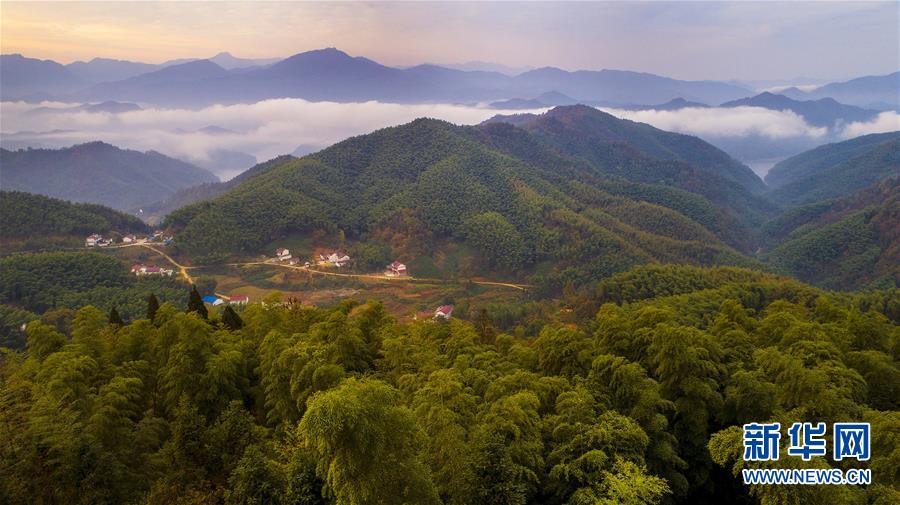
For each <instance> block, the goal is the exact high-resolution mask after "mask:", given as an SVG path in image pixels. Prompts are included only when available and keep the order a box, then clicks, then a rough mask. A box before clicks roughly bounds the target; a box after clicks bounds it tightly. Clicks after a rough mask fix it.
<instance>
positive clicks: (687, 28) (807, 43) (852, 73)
mask: <svg viewBox="0 0 900 505" xmlns="http://www.w3.org/2000/svg"><path fill="white" fill-rule="evenodd" d="M323 47H337V48H338V49H341V50H343V51H345V52H348V53H350V54H352V55H354V56H366V57H369V58H371V59H374V60H376V61H378V62H380V63H383V64H386V65H394V66H407V65H415V64H419V63H423V62H430V63H448V64H449V63H463V62H467V61H489V62H493V63H500V64H504V65H508V66H515V67H522V66H527V67H541V66H556V67H560V68H564V69H567V70H575V69H601V68H615V69H624V70H636V71H643V72H652V73H657V74H662V75H667V76H671V77H675V78H680V79H719V80H726V79H739V80H755V81H759V80H786V79H793V78H797V77H804V78H815V79H826V80H831V79H846V78H851V77H856V76H860V75H868V74H886V73H891V72H895V71H897V70H898V68H900V2H897V1H890V2H874V3H872V2H790V3H782V2H742V1H734V2H654V3H645V2H597V3H586V2H576V3H558V2H557V3H542V2H528V3H516V2H475V3H469V2H449V3H438V2H427V3H426V2H421V3H420V2H397V3H356V2H333V3H299V2H288V3H284V2H279V3H267V2H235V3H232V2H190V3H187V2H162V3H160V2H100V3H82V2H64V3H43V2H7V1H2V2H0V50H2V52H3V53H5V54H6V53H22V54H24V55H26V56H29V57H36V58H43V59H53V60H56V61H59V62H61V63H69V62H71V61H76V60H89V59H91V58H94V57H106V58H118V59H129V60H136V61H145V62H149V63H160V62H163V61H166V60H169V59H175V58H188V57H210V56H212V55H214V54H216V53H218V52H220V51H229V52H231V53H232V54H233V55H235V56H238V57H245V58H265V57H284V56H289V55H292V54H296V53H298V52H303V51H307V50H312V49H319V48H323Z"/></svg>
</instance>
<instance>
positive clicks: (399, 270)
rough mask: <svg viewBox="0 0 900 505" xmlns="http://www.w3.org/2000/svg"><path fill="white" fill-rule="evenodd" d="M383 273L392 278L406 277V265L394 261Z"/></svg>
mask: <svg viewBox="0 0 900 505" xmlns="http://www.w3.org/2000/svg"><path fill="white" fill-rule="evenodd" d="M385 273H387V274H388V275H392V276H394V277H402V276H404V275H406V265H404V264H403V263H400V262H399V261H395V262H393V263H391V264H390V265H388V269H387V272H385Z"/></svg>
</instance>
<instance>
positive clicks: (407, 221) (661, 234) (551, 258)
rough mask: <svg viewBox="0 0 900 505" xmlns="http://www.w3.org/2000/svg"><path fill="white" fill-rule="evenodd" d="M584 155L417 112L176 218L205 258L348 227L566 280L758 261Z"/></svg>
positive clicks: (170, 221) (180, 235)
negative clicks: (607, 174) (529, 146)
mask: <svg viewBox="0 0 900 505" xmlns="http://www.w3.org/2000/svg"><path fill="white" fill-rule="evenodd" d="M523 133H524V132H523ZM526 135H527V134H526ZM533 142H534V150H542V149H546V146H545V145H544V144H542V143H540V142H538V141H536V140H534V139H533ZM579 163H580V162H578V161H574V162H573V163H571V164H570V165H569V167H568V169H570V170H571V171H566V172H563V171H562V170H556V169H552V170H549V169H545V168H543V167H541V166H539V165H535V164H532V163H529V162H527V161H525V160H523V159H521V158H517V157H515V156H512V155H510V154H506V153H503V152H501V151H499V150H497V149H496V148H494V147H493V146H492V145H491V144H490V143H489V142H487V141H486V139H485V132H484V131H483V130H482V129H481V128H479V127H459V126H454V125H451V124H449V123H445V122H442V121H436V120H429V119H419V120H416V121H413V122H412V123H409V124H406V125H402V126H398V127H394V128H386V129H383V130H379V131H376V132H374V133H371V134H368V135H362V136H359V137H354V138H351V139H348V140H345V141H343V142H340V143H338V144H335V145H334V146H332V147H329V148H327V149H325V150H323V151H320V152H318V153H316V154H313V155H309V156H306V157H304V158H301V159H296V160H289V161H287V162H285V163H283V164H281V165H280V166H276V167H273V168H270V169H269V170H268V171H266V172H264V173H261V174H259V175H257V176H255V177H252V178H250V179H248V180H246V181H245V182H243V183H241V184H239V185H237V186H236V187H234V188H233V189H231V190H230V191H228V192H227V193H225V194H223V195H221V196H219V197H218V198H215V199H213V200H211V201H204V202H199V203H196V204H194V205H190V206H188V207H185V208H182V209H179V210H178V211H176V212H173V213H172V214H170V215H169V217H168V218H167V220H166V224H167V226H170V227H172V228H174V229H175V230H176V231H177V241H176V243H177V244H178V248H179V249H180V250H182V251H184V252H187V253H188V254H190V255H191V256H192V257H194V258H197V257H202V256H205V257H213V256H215V255H221V254H222V253H226V254H227V253H254V254H255V253H257V252H258V251H259V249H260V247H262V246H263V245H265V244H268V243H269V242H271V241H273V240H277V239H278V238H280V237H284V236H287V235H291V234H296V233H301V234H313V232H316V231H317V230H321V231H322V232H325V234H326V235H330V236H334V235H337V234H339V233H338V232H339V231H340V232H341V233H340V234H341V235H343V236H346V237H347V238H348V239H349V240H351V241H356V240H362V241H367V242H372V241H378V240H381V239H380V238H379V237H382V238H383V237H389V238H387V239H385V240H387V242H388V245H390V246H392V247H394V251H395V253H397V252H402V247H401V246H400V245H398V244H400V243H403V244H409V243H413V244H415V245H416V247H422V248H425V249H428V250H431V251H432V252H435V251H436V250H438V249H441V248H443V247H444V245H443V244H446V243H448V242H447V241H449V242H454V243H462V244H465V245H466V246H467V247H468V248H469V249H470V250H472V251H475V255H474V257H473V258H472V261H473V262H474V267H475V268H476V269H479V270H481V269H483V271H490V272H494V273H500V274H502V273H503V272H511V271H520V270H525V271H532V268H533V267H534V266H536V265H538V264H545V265H546V267H545V268H542V270H543V271H548V270H549V273H547V274H546V275H545V277H544V279H545V281H546V282H547V283H549V284H550V285H553V286H557V287H559V286H561V284H563V283H565V282H567V281H571V282H574V283H576V284H580V283H584V282H589V281H590V280H591V279H595V278H598V277H603V276H606V275H609V274H611V273H613V272H616V271H620V270H623V269H626V268H628V267H629V266H631V265H634V264H638V263H647V262H654V261H660V262H687V263H695V264H717V263H730V264H743V263H747V261H748V260H746V259H745V258H743V257H742V256H740V255H739V254H737V253H736V252H734V251H733V250H732V249H731V248H729V247H727V246H725V245H724V244H723V243H722V242H721V240H720V239H718V238H717V237H716V236H715V235H714V234H713V233H712V231H711V230H710V229H708V228H706V227H704V226H702V225H700V224H699V223H697V222H696V221H694V220H693V219H691V218H689V217H687V216H685V215H684V214H681V213H678V212H676V211H675V210H673V209H671V208H667V207H664V206H661V205H657V204H653V203H650V202H647V201H644V202H640V201H637V200H634V199H630V198H627V197H624V196H617V195H614V194H612V193H610V192H608V191H604V190H603V189H601V188H600V187H598V186H596V185H594V184H592V183H591V181H594V180H597V177H596V175H595V174H594V173H592V171H588V170H584V169H583V168H580V167H579ZM398 237H404V238H402V239H400V238H398Z"/></svg>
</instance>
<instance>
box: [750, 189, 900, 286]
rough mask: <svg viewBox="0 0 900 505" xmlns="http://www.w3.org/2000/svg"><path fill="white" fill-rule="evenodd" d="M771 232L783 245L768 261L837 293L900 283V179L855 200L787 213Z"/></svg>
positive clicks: (775, 223)
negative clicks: (844, 290) (869, 286)
mask: <svg viewBox="0 0 900 505" xmlns="http://www.w3.org/2000/svg"><path fill="white" fill-rule="evenodd" d="M767 232H768V233H769V236H770V237H772V239H773V240H778V241H779V242H780V243H779V245H778V246H777V247H775V248H774V249H772V250H771V251H769V252H767V253H766V254H765V256H764V259H765V260H766V261H767V262H769V263H771V264H772V265H773V266H774V267H775V268H777V269H779V270H782V271H784V272H787V273H790V274H792V275H794V276H796V277H798V278H800V279H803V280H805V281H807V282H813V283H816V284H817V285H821V286H825V287H829V288H833V289H853V288H860V287H863V286H866V285H869V284H871V285H876V286H897V285H898V284H900V178H893V179H887V180H885V181H883V182H881V183H878V184H877V185H875V186H873V187H872V188H868V189H866V190H863V191H861V192H859V193H857V194H855V195H852V196H850V197H846V198H842V199H838V200H829V201H823V202H817V203H813V204H809V205H805V206H802V207H797V208H795V209H791V210H790V211H788V212H786V213H785V214H784V215H783V216H781V217H780V218H779V219H778V220H776V221H773V222H772V223H769V225H768V228H767Z"/></svg>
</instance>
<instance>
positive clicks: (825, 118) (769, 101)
mask: <svg viewBox="0 0 900 505" xmlns="http://www.w3.org/2000/svg"><path fill="white" fill-rule="evenodd" d="M742 106H748V107H762V108H764V109H771V110H789V111H791V112H794V113H795V114H797V115H798V116H801V117H802V118H803V119H805V120H806V122H807V123H809V124H811V125H814V126H824V127H827V128H832V127H834V126H835V125H836V124H840V123H852V122H855V121H859V122H864V121H871V120H873V119H875V118H876V117H877V116H878V111H876V110H869V109H863V108H860V107H854V106H853V105H844V104H842V103H839V102H837V101H835V100H834V99H833V98H821V99H819V100H808V101H800V100H793V99H791V98H788V97H786V96H784V95H776V94H774V93H769V92H766V93H761V94H759V95H756V96H752V97H748V98H741V99H740V100H732V101H730V102H725V103H723V104H722V105H721V107H742Z"/></svg>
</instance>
